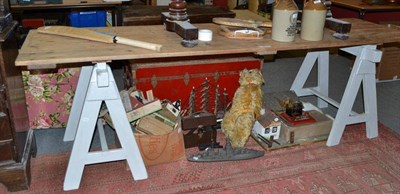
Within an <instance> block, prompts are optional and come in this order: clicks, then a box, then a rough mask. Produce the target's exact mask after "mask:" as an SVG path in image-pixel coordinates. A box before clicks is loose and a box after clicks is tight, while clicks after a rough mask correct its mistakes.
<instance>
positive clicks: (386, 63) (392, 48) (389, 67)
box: [376, 43, 400, 80]
mask: <svg viewBox="0 0 400 194" xmlns="http://www.w3.org/2000/svg"><path fill="white" fill-rule="evenodd" d="M381 50H382V52H383V53H382V59H381V62H380V63H379V64H378V66H377V69H376V78H377V79H378V80H395V79H400V43H393V44H384V45H383V47H382V48H381Z"/></svg>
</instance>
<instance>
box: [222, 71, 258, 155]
mask: <svg viewBox="0 0 400 194" xmlns="http://www.w3.org/2000/svg"><path fill="white" fill-rule="evenodd" d="M239 84H240V86H239V88H238V89H237V90H236V92H235V95H234V97H233V99H232V107H231V109H230V110H229V111H228V112H227V113H226V114H225V116H224V118H223V120H222V124H221V128H222V132H224V134H225V136H226V138H227V141H230V142H231V144H232V147H236V148H240V147H244V145H245V144H246V142H247V140H248V138H249V136H250V134H251V130H252V129H253V125H254V123H255V121H256V120H257V119H258V118H259V117H260V115H261V111H262V105H263V92H262V88H261V87H262V85H263V84H264V78H263V76H262V74H261V72H260V70H258V69H251V70H247V69H244V70H242V71H241V72H240V78H239Z"/></svg>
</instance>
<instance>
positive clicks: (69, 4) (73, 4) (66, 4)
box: [10, 0, 122, 11]
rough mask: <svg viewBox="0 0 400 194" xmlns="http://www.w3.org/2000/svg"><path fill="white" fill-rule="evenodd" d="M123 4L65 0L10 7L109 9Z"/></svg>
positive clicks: (16, 8)
mask: <svg viewBox="0 0 400 194" xmlns="http://www.w3.org/2000/svg"><path fill="white" fill-rule="evenodd" d="M120 4H122V1H103V0H64V1H63V3H54V4H31V5H10V8H11V9H12V10H16V11H17V10H28V9H38V8H40V9H46V8H49V9H55V8H80V7H107V6H115V5H120Z"/></svg>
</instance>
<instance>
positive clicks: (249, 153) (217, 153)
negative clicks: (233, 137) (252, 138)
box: [187, 140, 264, 162]
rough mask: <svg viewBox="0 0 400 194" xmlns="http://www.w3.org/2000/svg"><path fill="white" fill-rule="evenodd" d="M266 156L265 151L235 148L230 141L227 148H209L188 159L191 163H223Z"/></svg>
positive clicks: (227, 142)
mask: <svg viewBox="0 0 400 194" xmlns="http://www.w3.org/2000/svg"><path fill="white" fill-rule="evenodd" d="M261 156H264V151H259V150H252V149H247V148H234V147H232V145H231V143H230V141H229V140H227V141H226V145H225V148H211V147H209V148H207V149H205V150H204V151H201V152H199V153H197V154H194V155H192V156H190V157H188V158H187V159H188V160H189V161H191V162H222V161H235V160H247V159H253V158H258V157H261Z"/></svg>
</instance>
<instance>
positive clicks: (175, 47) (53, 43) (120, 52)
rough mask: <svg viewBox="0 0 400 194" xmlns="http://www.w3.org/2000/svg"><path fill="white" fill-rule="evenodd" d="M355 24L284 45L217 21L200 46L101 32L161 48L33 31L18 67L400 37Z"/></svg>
mask: <svg viewBox="0 0 400 194" xmlns="http://www.w3.org/2000/svg"><path fill="white" fill-rule="evenodd" d="M346 20H347V21H349V22H351V23H352V31H351V33H350V38H349V39H347V40H338V39H335V38H333V37H332V33H333V31H331V30H328V29H326V30H325V35H324V39H323V40H322V41H317V42H311V41H305V40H301V39H300V38H299V36H298V35H297V37H296V39H295V41H294V42H292V43H281V42H276V41H273V40H271V37H270V35H266V36H265V37H264V39H262V40H234V39H228V38H225V37H223V36H221V35H219V34H218V30H219V26H218V25H215V24H196V26H197V27H198V28H200V29H203V28H207V29H211V30H212V31H213V40H212V41H211V42H208V43H207V42H200V43H199V45H198V46H196V47H194V48H185V47H182V46H181V45H180V42H181V38H180V37H179V36H178V35H177V34H176V33H173V32H168V31H165V30H164V27H163V26H162V25H157V26H126V27H125V26H123V27H112V28H110V27H108V28H98V29H97V30H99V31H102V32H106V33H111V34H116V35H118V36H121V37H126V38H130V39H136V40H141V41H148V42H152V43H157V44H162V45H163V48H162V51H161V52H155V51H151V50H146V49H141V48H135V47H130V46H125V45H119V44H105V43H99V42H93V41H88V40H80V39H74V38H69V37H62V36H55V35H46V34H39V33H38V32H37V31H35V30H32V31H30V32H29V35H28V37H27V39H26V41H25V43H24V45H23V46H22V48H21V50H20V52H19V55H18V58H17V60H16V65H17V66H31V68H40V67H41V66H43V65H54V64H61V63H75V62H94V61H110V60H125V59H146V58H164V57H185V56H201V55H223V54H238V53H256V54H262V55H267V54H276V53H277V52H278V51H288V50H303V49H322V48H332V47H347V46H355V45H365V44H382V43H388V42H398V41H400V31H399V30H397V29H392V28H388V27H386V26H383V25H378V24H373V23H370V22H366V21H362V20H359V19H346Z"/></svg>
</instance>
